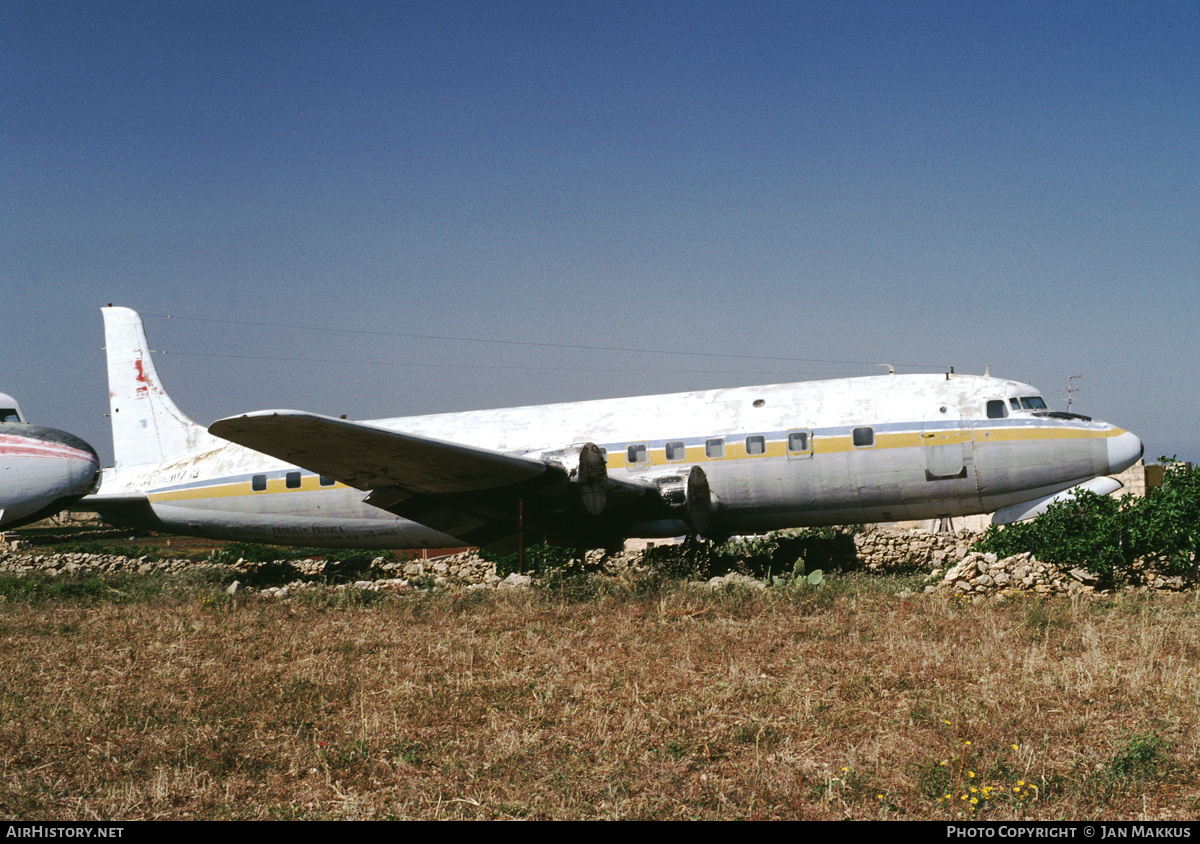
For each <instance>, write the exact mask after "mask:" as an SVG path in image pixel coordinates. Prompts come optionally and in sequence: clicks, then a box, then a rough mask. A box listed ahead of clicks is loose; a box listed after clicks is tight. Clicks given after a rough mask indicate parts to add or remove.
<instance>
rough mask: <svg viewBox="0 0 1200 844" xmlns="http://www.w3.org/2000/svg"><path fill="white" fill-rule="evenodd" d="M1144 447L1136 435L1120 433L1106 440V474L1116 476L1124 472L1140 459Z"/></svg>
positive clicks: (1125, 432)
mask: <svg viewBox="0 0 1200 844" xmlns="http://www.w3.org/2000/svg"><path fill="white" fill-rule="evenodd" d="M1145 450H1146V447H1145V446H1144V445H1142V441H1141V440H1140V439H1138V438H1137V435H1136V434H1131V433H1129V431H1122V432H1121V433H1120V434H1118V435H1117V436H1115V437H1109V438H1108V474H1110V475H1116V474H1118V473H1120V472H1124V471H1125V470H1126V469H1128V468H1129V467H1130V466H1132V465H1133V464H1134V463H1137V462H1138V460H1140V459H1141V458H1142V454H1143V453H1144V452H1145Z"/></svg>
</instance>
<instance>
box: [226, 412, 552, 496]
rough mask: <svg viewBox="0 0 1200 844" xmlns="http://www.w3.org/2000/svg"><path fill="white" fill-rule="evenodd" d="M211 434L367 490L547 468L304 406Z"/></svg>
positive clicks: (419, 488) (507, 480) (434, 491)
mask: <svg viewBox="0 0 1200 844" xmlns="http://www.w3.org/2000/svg"><path fill="white" fill-rule="evenodd" d="M208 430H209V433H211V434H214V435H215V436H218V437H222V438H223V439H227V440H229V441H231V442H235V443H237V444H238V445H243V446H245V447H246V448H251V449H254V450H255V451H260V452H262V453H263V454H269V455H271V456H272V457H276V458H278V459H280V460H283V461H285V462H287V463H291V464H293V465H296V466H301V467H303V468H305V469H308V470H309V471H310V472H316V473H318V474H321V475H325V476H327V477H330V478H333V479H335V480H337V481H340V482H342V483H344V484H346V485H348V486H352V487H355V488H356V489H361V490H364V491H370V490H374V489H379V488H382V487H400V488H401V489H404V490H406V491H408V492H410V493H414V494H420V495H444V494H450V493H466V492H480V491H483V490H489V489H496V488H498V487H504V486H510V485H512V484H517V483H521V482H522V481H528V480H531V479H533V478H536V477H539V476H540V475H543V474H544V473H545V472H547V471H548V469H549V467H548V466H547V465H546V464H545V463H544V462H542V461H541V460H537V459H534V458H529V457H520V456H517V455H513V454H504V453H502V452H498V451H492V450H490V449H486V448H478V447H476V446H470V445H463V444H461V443H452V442H446V441H443V440H436V439H433V438H431V437H422V436H417V435H414V434H405V433H401V432H399V431H392V430H389V429H387V428H380V427H377V426H375V425H364V424H362V423H361V422H348V421H346V420H345V419H334V418H332V417H329V416H320V415H318V414H315V413H305V412H303V411H299V410H262V411H258V412H256V413H247V414H245V415H242V416H230V417H227V418H225V419H219V420H217V421H216V422H214V423H213V424H212V425H210V426H209V428H208Z"/></svg>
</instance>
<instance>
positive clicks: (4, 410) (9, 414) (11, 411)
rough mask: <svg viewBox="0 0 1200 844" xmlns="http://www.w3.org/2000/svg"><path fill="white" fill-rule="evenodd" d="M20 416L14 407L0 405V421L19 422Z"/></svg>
mask: <svg viewBox="0 0 1200 844" xmlns="http://www.w3.org/2000/svg"><path fill="white" fill-rule="evenodd" d="M20 421H21V417H20V416H19V415H18V414H17V409H16V408H15V407H0V422H20Z"/></svg>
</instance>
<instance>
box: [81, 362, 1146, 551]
mask: <svg viewBox="0 0 1200 844" xmlns="http://www.w3.org/2000/svg"><path fill="white" fill-rule="evenodd" d="M1023 399H1024V400H1026V402H1025V406H1022V400H1023ZM1031 399H1035V400H1036V403H1034V405H1033V407H1031V406H1030V401H1029V400H1031ZM1038 406H1040V407H1043V408H1044V404H1042V403H1041V401H1040V397H1039V396H1038V392H1037V390H1035V389H1034V388H1032V387H1029V386H1027V385H1024V384H1020V383H1017V382H1013V381H1006V380H1002V379H996V378H989V377H982V376H967V375H949V376H947V375H944V374H937V375H883V376H876V377H866V378H850V379H840V380H833V381H817V382H804V383H795V384H776V385H768V386H761V387H742V388H736V389H723V390H709V391H702V392H690V393H677V394H671V395H660V396H641V397H633V398H622V399H604V400H597V401H587V402H576V403H568V404H553V405H541V406H534V407H517V408H503V409H497V410H484V411H472V412H467V413H450V414H439V415H432V416H416V417H408V418H397V419H385V420H379V421H375V422H371V423H368V424H371V425H374V426H377V427H380V428H385V429H391V430H396V431H402V432H405V433H408V434H417V435H423V436H427V437H432V438H437V439H440V440H445V441H451V442H462V443H470V444H472V445H474V446H477V447H481V448H488V449H492V450H495V451H500V452H506V453H513V454H520V455H529V456H538V455H540V454H543V453H546V452H553V451H556V450H561V449H564V448H568V447H570V446H578V445H581V444H583V443H585V442H594V443H596V444H597V445H599V446H600V447H601V448H603V449H605V450H606V452H607V467H608V474H609V477H611V478H613V479H615V480H620V479H625V478H628V479H631V480H632V479H649V480H653V479H661V478H666V477H672V476H674V477H680V478H685V477H686V476H687V474H688V471H689V469H690V468H691V467H692V466H700V467H701V468H702V469H703V470H704V473H705V474H706V475H707V478H708V482H709V486H710V487H711V491H712V496H713V503H714V520H715V522H716V523H717V524H718V525H719V528H720V531H721V532H723V533H726V534H730V533H753V532H764V531H769V530H777V529H782V528H789V527H801V526H808V525H825V524H851V523H863V522H878V521H900V520H908V519H926V518H936V517H940V516H959V515H965V514H971V513H986V512H992V511H995V510H997V509H999V508H1001V507H1006V506H1009V505H1013V504H1018V503H1020V502H1025V501H1029V500H1031V499H1034V498H1037V497H1039V496H1044V495H1048V494H1051V493H1055V492H1058V491H1061V490H1065V489H1068V488H1071V487H1074V486H1076V485H1079V484H1081V483H1083V482H1085V481H1088V480H1089V479H1092V478H1096V477H1097V476H1103V475H1109V474H1114V473H1116V472H1120V471H1121V470H1122V469H1124V468H1126V467H1127V466H1129V465H1131V464H1132V463H1134V462H1135V461H1136V460H1137V459H1138V458H1139V456H1140V453H1141V443H1140V441H1139V440H1138V439H1137V437H1136V436H1134V435H1133V434H1130V433H1128V432H1126V431H1123V430H1122V429H1120V428H1117V427H1114V426H1112V425H1109V424H1107V423H1104V422H1098V421H1091V420H1087V419H1084V418H1082V417H1072V416H1070V415H1069V414H1057V415H1056V414H1050V413H1047V412H1045V411H1044V410H1042V411H1039V410H1037V409H1035V408H1037V407H1038ZM1035 414H1040V415H1035ZM194 440H195V442H194V444H193V445H194V449H193V450H192V451H190V453H188V454H187V455H186V456H183V457H180V458H179V459H174V460H171V461H169V462H166V463H161V464H157V463H156V464H145V465H141V466H139V465H121V466H119V467H118V469H110V470H105V472H104V476H103V479H102V483H101V488H100V492H99V495H98V496H96V497H95V499H94V501H93V504H94V506H95V507H96V509H97V510H99V511H100V512H101V513H102V514H105V515H106V517H107V518H109V519H110V520H124V521H128V522H140V523H141V524H143V525H144V526H146V527H157V528H162V529H169V530H173V531H178V532H182V533H191V534H197V535H209V536H218V537H222V538H239V539H245V540H252V541H265V542H275V543H292V544H303V545H327V546H363V547H378V548H415V547H451V546H455V545H458V544H461V542H460V540H459V539H458V538H456V537H454V536H449V535H447V534H444V533H440V532H438V531H435V530H431V529H429V528H427V527H424V526H422V525H419V524H416V523H414V522H411V521H408V520H405V519H403V518H400V517H397V516H394V515H392V514H391V513H388V512H386V511H384V510H381V509H378V508H375V507H373V506H371V505H369V504H365V503H363V498H364V493H363V492H362V491H361V490H358V489H353V488H351V487H347V486H344V485H341V484H330V485H323V484H322V481H321V479H320V478H319V477H318V476H316V475H315V474H313V473H311V472H308V471H305V470H303V469H301V468H299V467H296V466H290V465H288V464H287V463H285V462H282V461H279V460H275V459H273V458H270V457H267V456H264V455H262V454H259V453H257V452H254V451H250V450H248V449H245V448H242V447H240V446H236V445H233V444H230V443H227V442H225V441H223V440H220V439H218V438H216V437H213V436H211V435H209V434H207V433H206V432H205V433H202V435H200V436H196V437H194ZM289 476H290V477H289ZM139 494H140V495H143V496H144V497H145V499H146V502H147V504H146V507H143V508H142V509H141V511H140V516H139V517H138V518H136V519H131V518H130V515H129V511H128V510H126V511H124V512H119V511H118V508H115V507H113V508H110V510H109V511H107V512H106V510H105V507H104V501H105V499H109V500H112V501H118V500H121V499H123V498H124V499H126V500H127V499H128V498H130V497H132V496H135V495H139ZM688 530H689V527H688V525H687V523H686V522H684V521H682V520H679V519H673V518H665V519H657V520H653V521H645V522H637V523H633V524H631V525H629V526H628V530H627V534H628V535H634V536H637V535H641V536H667V535H677V534H681V533H685V532H688Z"/></svg>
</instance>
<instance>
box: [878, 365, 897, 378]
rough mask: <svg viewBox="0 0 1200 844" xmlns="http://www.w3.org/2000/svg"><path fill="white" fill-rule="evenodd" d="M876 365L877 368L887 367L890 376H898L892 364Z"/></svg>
mask: <svg viewBox="0 0 1200 844" xmlns="http://www.w3.org/2000/svg"><path fill="white" fill-rule="evenodd" d="M875 365H876V366H886V367H887V369H888V375H895V374H896V367H894V366H892V365H891V364H890V363H877V364H875Z"/></svg>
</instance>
